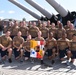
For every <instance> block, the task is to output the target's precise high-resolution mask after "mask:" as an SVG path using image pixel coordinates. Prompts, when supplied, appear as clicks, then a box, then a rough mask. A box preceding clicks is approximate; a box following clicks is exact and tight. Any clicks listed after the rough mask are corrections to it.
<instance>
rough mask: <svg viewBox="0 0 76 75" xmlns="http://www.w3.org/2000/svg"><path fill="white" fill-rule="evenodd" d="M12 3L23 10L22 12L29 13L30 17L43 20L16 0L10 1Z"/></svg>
mask: <svg viewBox="0 0 76 75" xmlns="http://www.w3.org/2000/svg"><path fill="white" fill-rule="evenodd" d="M8 1H10V2H11V3H13V4H15V5H16V6H18V7H19V8H21V9H22V10H24V11H25V12H27V13H29V14H30V15H32V16H33V17H34V18H36V19H41V17H40V16H39V15H37V14H36V13H35V12H33V11H31V10H30V9H29V8H27V7H25V6H24V5H23V4H21V3H19V2H17V1H16V0H8Z"/></svg>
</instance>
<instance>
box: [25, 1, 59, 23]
mask: <svg viewBox="0 0 76 75" xmlns="http://www.w3.org/2000/svg"><path fill="white" fill-rule="evenodd" d="M25 1H26V2H27V3H29V4H30V5H31V6H33V7H34V8H36V9H37V10H38V11H40V12H41V13H42V14H43V15H44V16H45V18H47V20H51V22H55V23H56V21H57V19H58V17H57V16H55V15H54V14H51V13H50V12H48V11H47V10H46V9H45V8H43V7H42V6H41V5H39V4H38V3H36V2H35V1H34V0H25Z"/></svg>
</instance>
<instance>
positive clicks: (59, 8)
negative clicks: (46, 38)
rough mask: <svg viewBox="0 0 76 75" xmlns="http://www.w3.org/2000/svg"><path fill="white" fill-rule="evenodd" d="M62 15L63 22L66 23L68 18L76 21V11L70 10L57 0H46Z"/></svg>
mask: <svg viewBox="0 0 76 75" xmlns="http://www.w3.org/2000/svg"><path fill="white" fill-rule="evenodd" d="M46 1H47V2H48V3H49V4H50V5H51V6H52V7H53V8H54V9H55V10H56V11H57V12H58V13H59V14H60V15H61V17H62V23H63V24H64V25H65V24H66V23H67V21H68V20H70V21H71V22H72V23H74V22H75V19H76V12H69V11H67V10H66V9H65V8H64V7H62V6H61V5H60V4H59V3H57V2H56V1H55V0H46Z"/></svg>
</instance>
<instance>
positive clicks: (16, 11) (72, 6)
mask: <svg viewBox="0 0 76 75" xmlns="http://www.w3.org/2000/svg"><path fill="white" fill-rule="evenodd" d="M17 1H18V2H21V3H22V4H24V5H25V6H26V7H28V8H30V9H31V10H32V11H34V12H35V13H37V14H38V15H39V16H41V15H42V14H41V13H40V12H39V11H37V10H36V9H35V8H33V7H32V6H31V5H29V4H28V3H27V2H25V1H24V0H17ZM34 1H36V2H37V3H38V4H40V5H41V6H42V7H43V8H45V9H47V10H48V11H49V12H50V13H54V14H57V12H56V11H55V10H54V8H53V7H52V6H50V5H49V4H48V3H47V2H46V1H45V0H34ZM56 1H57V2H58V3H59V4H61V5H62V6H63V7H64V8H65V9H66V10H69V11H76V0H56ZM0 18H1V19H4V18H13V19H18V20H21V19H22V18H26V20H27V21H29V20H35V18H34V17H32V16H31V15H30V14H28V13H27V12H25V11H23V10H22V9H20V8H18V7H17V6H15V5H14V4H12V3H11V2H9V1H8V0H0Z"/></svg>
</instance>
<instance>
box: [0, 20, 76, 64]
mask: <svg viewBox="0 0 76 75" xmlns="http://www.w3.org/2000/svg"><path fill="white" fill-rule="evenodd" d="M3 33H4V35H2V36H0V53H1V59H2V62H4V61H5V59H6V56H8V61H9V63H11V62H12V54H13V53H14V56H15V59H16V60H20V62H23V60H24V59H25V60H28V59H30V40H32V39H34V40H36V41H44V42H45V44H44V46H45V48H44V50H43V57H42V58H41V64H44V61H43V59H44V55H45V54H46V53H47V57H48V59H49V60H52V62H51V63H52V64H53V63H55V57H56V56H59V59H60V61H64V60H65V59H64V57H65V56H67V62H66V63H67V65H69V63H70V62H71V63H73V62H74V60H75V58H76V29H75V27H74V25H73V24H72V23H71V22H70V21H67V25H64V26H63V24H62V23H61V22H60V21H57V25H55V23H51V22H50V21H49V20H48V21H47V22H41V21H40V20H39V21H38V24H37V23H36V22H33V23H32V22H29V24H28V26H26V22H25V21H21V22H19V23H18V22H17V21H15V22H10V23H9V25H8V26H7V25H5V24H4V30H3ZM70 58H71V61H70V60H69V59H70ZM32 63H34V61H33V59H32Z"/></svg>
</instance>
